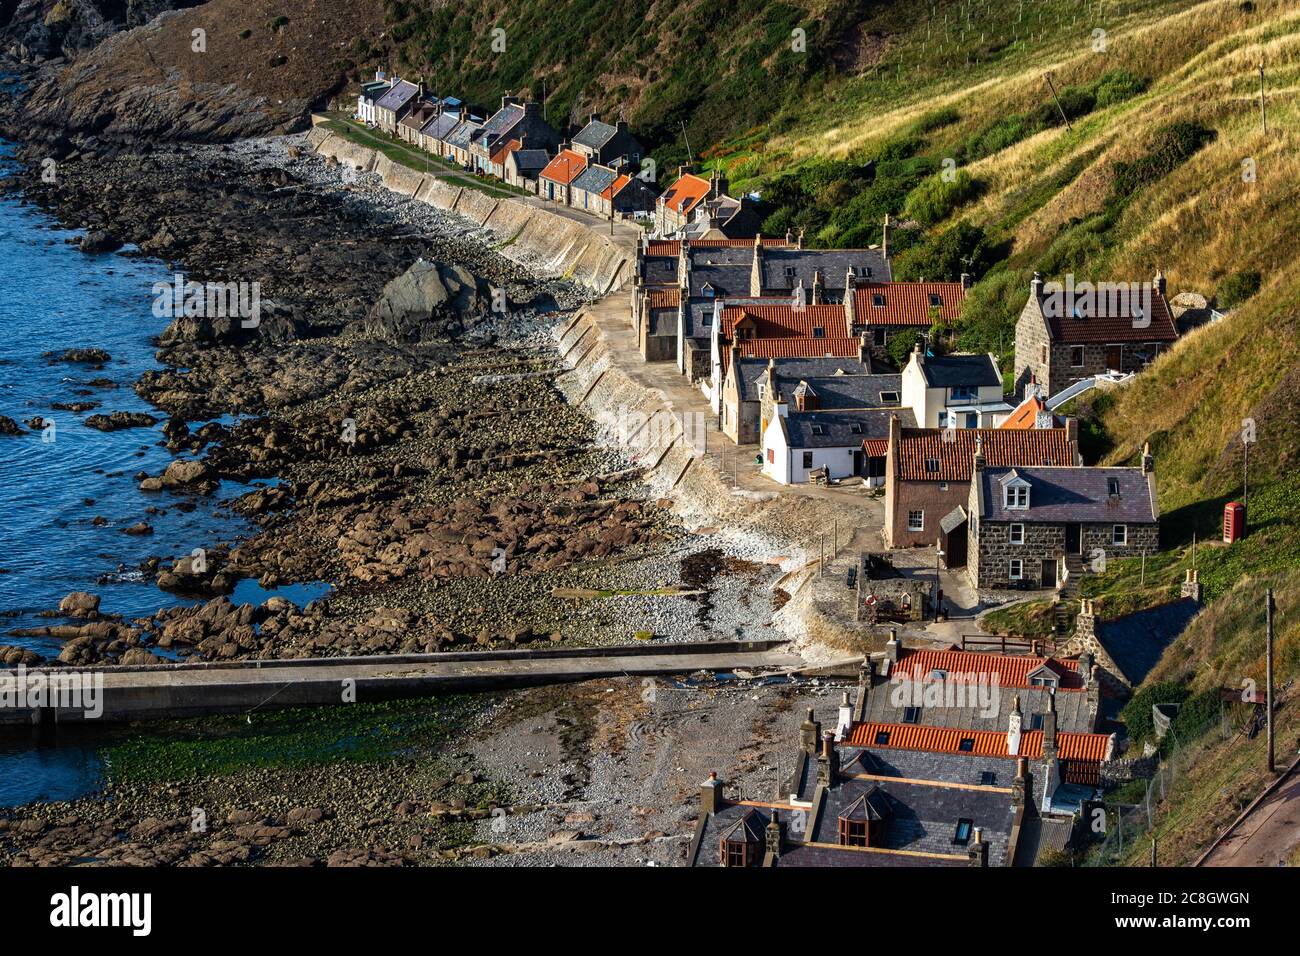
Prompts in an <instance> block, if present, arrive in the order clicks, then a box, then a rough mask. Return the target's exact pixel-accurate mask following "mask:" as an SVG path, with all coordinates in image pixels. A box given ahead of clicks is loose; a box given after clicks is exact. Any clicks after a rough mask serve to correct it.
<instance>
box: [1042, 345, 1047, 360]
mask: <svg viewBox="0 0 1300 956" xmlns="http://www.w3.org/2000/svg"><path fill="white" fill-rule="evenodd" d="M1043 364H1044V365H1046V364H1047V346H1046V345H1044V346H1043Z"/></svg>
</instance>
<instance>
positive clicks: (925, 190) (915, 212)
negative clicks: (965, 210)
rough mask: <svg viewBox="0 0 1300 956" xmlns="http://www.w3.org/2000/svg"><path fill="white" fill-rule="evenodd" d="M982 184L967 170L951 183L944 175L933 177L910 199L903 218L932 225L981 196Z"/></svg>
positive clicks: (913, 193)
mask: <svg viewBox="0 0 1300 956" xmlns="http://www.w3.org/2000/svg"><path fill="white" fill-rule="evenodd" d="M979 191H980V184H979V182H978V181H977V180H976V179H975V178H974V177H973V176H971V174H970V173H968V172H967V171H966V170H964V169H959V170H957V171H956V173H955V175H954V176H953V177H952V179H951V181H948V180H945V179H944V174H943V173H939V174H938V175H935V176H931V177H930V178H929V179H925V180H922V181H921V184H920V185H919V186H917V187H916V188H915V189H913V190H912V191H911V192H910V193H908V196H907V202H906V203H904V204H903V215H904V216H907V217H908V218H910V219H915V220H916V221H917V222H919V223H921V224H922V225H924V226H932V225H934V224H935V223H936V222H942V221H943V220H945V219H947V218H948V217H949V216H951V215H952V213H953V211H954V210H956V209H957V208H958V207H959V206H963V205H965V204H966V203H968V202H970V201H971V200H972V199H974V198H975V197H976V196H977V195H979Z"/></svg>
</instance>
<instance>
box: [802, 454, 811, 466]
mask: <svg viewBox="0 0 1300 956" xmlns="http://www.w3.org/2000/svg"><path fill="white" fill-rule="evenodd" d="M812 456H813V453H812V452H810V451H806V452H804V453H803V466H804V467H805V468H811V467H812Z"/></svg>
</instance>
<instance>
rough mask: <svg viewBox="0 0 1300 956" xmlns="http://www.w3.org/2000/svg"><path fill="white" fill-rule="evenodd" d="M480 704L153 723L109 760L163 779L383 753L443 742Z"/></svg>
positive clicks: (113, 770)
mask: <svg viewBox="0 0 1300 956" xmlns="http://www.w3.org/2000/svg"><path fill="white" fill-rule="evenodd" d="M478 706H479V705H478V704H476V703H475V702H474V699H473V698H469V697H444V698H437V699H433V700H403V701H385V702H380V703H356V704H347V705H341V706H338V707H311V708H294V709H289V710H280V711H259V712H254V713H252V714H250V715H238V716H231V717H205V718H203V719H202V720H197V719H196V720H188V721H178V722H174V723H172V724H169V725H167V726H166V727H165V728H159V727H158V726H157V725H150V726H149V727H148V728H147V730H146V731H145V732H143V733H141V735H140V736H138V737H135V738H133V739H130V740H127V741H124V742H122V743H118V744H115V745H113V746H112V747H110V748H109V749H108V750H107V752H106V754H105V762H106V764H107V766H108V768H109V776H110V779H112V780H114V781H135V782H162V781H168V780H180V779H185V778H188V777H198V776H212V775H218V776H219V775H226V774H230V773H233V772H236V771H239V770H243V769H247V768H253V767H302V766H319V765H324V764H330V763H335V762H347V763H365V762H372V761H378V760H386V759H391V758H396V757H403V756H409V755H411V754H416V753H428V752H430V751H431V750H432V749H434V748H436V747H439V746H441V745H442V744H445V743H446V742H448V741H449V740H451V739H452V737H453V735H454V733H455V732H456V730H457V729H458V728H459V727H460V726H461V724H462V722H463V721H464V720H465V719H467V718H468V717H469V716H471V715H472V714H473V713H474V712H475V711H476V709H477V707H478Z"/></svg>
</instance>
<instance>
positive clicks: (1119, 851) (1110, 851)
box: [1084, 704, 1257, 866]
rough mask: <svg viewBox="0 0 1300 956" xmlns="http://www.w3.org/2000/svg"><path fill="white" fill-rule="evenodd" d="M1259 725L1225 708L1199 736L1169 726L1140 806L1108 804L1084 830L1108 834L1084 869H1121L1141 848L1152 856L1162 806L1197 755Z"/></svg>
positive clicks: (1200, 729) (1251, 715) (1199, 730)
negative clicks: (1157, 820)
mask: <svg viewBox="0 0 1300 956" xmlns="http://www.w3.org/2000/svg"><path fill="white" fill-rule="evenodd" d="M1256 719H1257V712H1256V713H1247V714H1243V713H1242V712H1241V711H1240V710H1238V709H1237V708H1235V707H1232V706H1230V705H1226V704H1225V705H1223V706H1222V707H1221V709H1220V712H1219V714H1218V715H1217V716H1214V717H1211V718H1209V719H1208V720H1206V721H1205V723H1204V724H1202V725H1201V726H1200V727H1198V728H1196V729H1195V730H1191V731H1188V730H1187V729H1186V728H1184V729H1183V732H1182V734H1181V735H1180V734H1179V733H1178V732H1177V731H1175V730H1174V728H1173V727H1172V726H1171V727H1170V728H1169V731H1168V735H1167V737H1166V739H1165V743H1164V744H1163V750H1164V753H1163V754H1162V756H1161V757H1160V761H1159V764H1158V765H1157V767H1156V769H1155V773H1154V774H1152V776H1151V778H1150V780H1148V781H1147V786H1146V789H1145V792H1144V793H1143V794H1142V796H1141V797H1140V799H1138V801H1137V802H1136V803H1128V802H1124V801H1122V799H1121V800H1116V801H1114V802H1112V800H1111V799H1107V800H1105V805H1104V816H1103V815H1102V812H1103V811H1102V810H1100V809H1099V810H1098V811H1096V812H1095V813H1094V819H1093V820H1085V821H1084V825H1085V826H1090V827H1091V829H1092V830H1093V832H1094V833H1095V832H1097V830H1098V828H1099V827H1104V833H1105V837H1104V838H1103V839H1102V842H1101V844H1100V845H1099V846H1097V847H1096V849H1095V850H1094V851H1093V852H1092V853H1090V854H1089V855H1088V857H1087V860H1086V863H1085V865H1087V866H1115V865H1117V864H1122V863H1123V862H1124V860H1125V857H1126V856H1132V855H1133V853H1134V848H1135V847H1136V846H1139V845H1140V846H1141V847H1143V848H1144V850H1146V851H1148V852H1149V850H1150V846H1151V838H1150V833H1151V831H1152V830H1153V829H1154V828H1155V824H1156V815H1157V812H1158V810H1159V807H1160V804H1161V803H1162V802H1164V800H1165V799H1167V798H1168V797H1169V796H1170V795H1171V794H1172V793H1173V792H1174V791H1175V789H1176V788H1177V787H1178V786H1179V785H1180V784H1181V782H1182V780H1183V777H1184V776H1185V775H1186V773H1187V771H1188V769H1189V768H1190V767H1191V765H1192V763H1193V762H1194V760H1195V759H1196V757H1197V755H1198V754H1199V753H1200V752H1201V751H1203V750H1204V749H1205V746H1206V745H1207V743H1209V742H1212V741H1213V740H1216V739H1217V740H1227V739H1229V738H1230V737H1235V736H1237V735H1238V734H1243V733H1248V732H1249V731H1250V728H1251V724H1252V723H1253V722H1255V721H1256Z"/></svg>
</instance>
